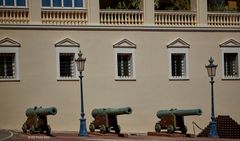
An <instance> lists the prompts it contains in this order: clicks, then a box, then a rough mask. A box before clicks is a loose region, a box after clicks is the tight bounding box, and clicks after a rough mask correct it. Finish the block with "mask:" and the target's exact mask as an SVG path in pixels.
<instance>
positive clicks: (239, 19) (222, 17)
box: [208, 12, 240, 27]
mask: <svg viewBox="0 0 240 141" xmlns="http://www.w3.org/2000/svg"><path fill="white" fill-rule="evenodd" d="M208 25H210V26H216V27H218V26H221V27H222V26H226V27H239V26H240V13H215V12H211V13H210V12H209V13H208Z"/></svg>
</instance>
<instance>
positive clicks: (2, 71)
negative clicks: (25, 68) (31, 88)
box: [0, 53, 15, 79]
mask: <svg viewBox="0 0 240 141" xmlns="http://www.w3.org/2000/svg"><path fill="white" fill-rule="evenodd" d="M9 78H15V54H14V53H0V79H9Z"/></svg>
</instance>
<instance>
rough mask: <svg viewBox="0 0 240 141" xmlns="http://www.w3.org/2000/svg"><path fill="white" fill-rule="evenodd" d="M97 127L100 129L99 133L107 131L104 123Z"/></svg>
mask: <svg viewBox="0 0 240 141" xmlns="http://www.w3.org/2000/svg"><path fill="white" fill-rule="evenodd" d="M99 129H100V133H102V134H104V133H106V132H107V128H106V126H105V125H100V126H99Z"/></svg>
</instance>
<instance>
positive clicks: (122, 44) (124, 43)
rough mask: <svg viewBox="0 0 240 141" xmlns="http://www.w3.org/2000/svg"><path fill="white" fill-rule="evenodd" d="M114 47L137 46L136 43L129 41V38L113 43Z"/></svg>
mask: <svg viewBox="0 0 240 141" xmlns="http://www.w3.org/2000/svg"><path fill="white" fill-rule="evenodd" d="M113 48H136V44H134V43H133V42H131V41H129V40H128V39H123V40H121V41H119V42H117V43H116V44H114V45H113Z"/></svg>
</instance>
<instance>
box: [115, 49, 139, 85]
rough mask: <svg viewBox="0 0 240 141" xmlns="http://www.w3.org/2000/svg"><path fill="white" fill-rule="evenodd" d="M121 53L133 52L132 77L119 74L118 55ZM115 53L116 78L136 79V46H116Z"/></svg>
mask: <svg viewBox="0 0 240 141" xmlns="http://www.w3.org/2000/svg"><path fill="white" fill-rule="evenodd" d="M121 53H123V54H124V53H126V54H132V76H131V77H125V78H123V77H119V76H118V60H117V55H118V54H121ZM114 54H115V80H116V81H118V80H120V81H121V80H128V81H135V80H136V69H135V66H136V62H135V58H136V48H114Z"/></svg>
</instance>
